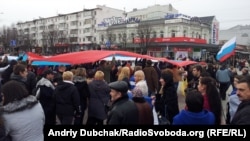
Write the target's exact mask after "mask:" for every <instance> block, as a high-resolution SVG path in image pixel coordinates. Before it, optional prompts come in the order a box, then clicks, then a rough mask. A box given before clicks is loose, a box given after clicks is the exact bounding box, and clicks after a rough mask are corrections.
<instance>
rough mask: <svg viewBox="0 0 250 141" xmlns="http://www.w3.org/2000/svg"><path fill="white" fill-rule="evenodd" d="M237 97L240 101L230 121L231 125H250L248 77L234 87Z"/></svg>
mask: <svg viewBox="0 0 250 141" xmlns="http://www.w3.org/2000/svg"><path fill="white" fill-rule="evenodd" d="M236 88H237V92H236V93H237V96H238V97H239V100H240V101H241V103H240V105H239V106H238V109H237V111H236V113H235V115H234V117H233V119H232V121H231V124H232V125H250V120H249V119H250V76H245V77H244V78H242V79H240V80H239V81H238V84H237V85H236Z"/></svg>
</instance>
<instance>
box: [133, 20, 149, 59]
mask: <svg viewBox="0 0 250 141" xmlns="http://www.w3.org/2000/svg"><path fill="white" fill-rule="evenodd" d="M137 34H138V36H139V38H140V43H139V46H140V48H141V54H147V50H148V47H149V45H150V43H151V37H150V35H151V34H152V27H151V25H150V23H149V22H148V21H145V22H141V23H139V25H138V30H137Z"/></svg>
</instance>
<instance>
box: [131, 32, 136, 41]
mask: <svg viewBox="0 0 250 141" xmlns="http://www.w3.org/2000/svg"><path fill="white" fill-rule="evenodd" d="M131 39H132V43H134V39H135V34H134V33H131Z"/></svg>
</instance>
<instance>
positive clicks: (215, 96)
mask: <svg viewBox="0 0 250 141" xmlns="http://www.w3.org/2000/svg"><path fill="white" fill-rule="evenodd" d="M198 90H199V91H200V92H201V94H202V95H203V98H204V105H203V108H204V109H206V110H208V111H211V112H213V113H214V115H215V124H216V125H220V124H221V115H222V104H221V98H220V94H219V91H218V89H217V87H216V81H215V80H214V79H213V78H212V77H201V78H200V80H199V84H198Z"/></svg>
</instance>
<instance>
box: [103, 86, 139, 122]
mask: <svg viewBox="0 0 250 141" xmlns="http://www.w3.org/2000/svg"><path fill="white" fill-rule="evenodd" d="M109 87H110V89H111V91H110V95H111V101H112V102H113V104H112V107H111V111H110V112H109V114H108V119H107V124H108V125H118V124H119V125H128V124H138V123H139V121H138V119H139V118H138V109H137V107H136V105H135V103H134V102H133V101H131V100H129V97H128V94H127V91H128V84H127V83H126V82H124V81H115V82H112V83H109Z"/></svg>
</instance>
